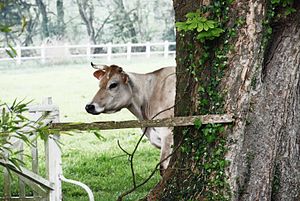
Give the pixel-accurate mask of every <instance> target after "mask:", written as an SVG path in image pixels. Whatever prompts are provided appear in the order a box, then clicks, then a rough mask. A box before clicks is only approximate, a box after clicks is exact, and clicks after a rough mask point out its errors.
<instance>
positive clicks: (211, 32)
mask: <svg viewBox="0 0 300 201" xmlns="http://www.w3.org/2000/svg"><path fill="white" fill-rule="evenodd" d="M185 16H186V18H187V20H186V21H184V22H176V27H177V29H178V31H184V32H188V31H196V32H197V36H196V38H197V39H198V40H199V41H200V42H202V43H203V42H204V41H206V40H213V39H215V38H218V37H220V35H221V33H223V32H224V30H223V29H221V28H219V24H218V23H217V22H216V21H214V20H209V19H207V18H206V17H204V16H203V15H202V13H201V12H200V11H199V10H197V11H196V12H189V13H187V14H186V15H185Z"/></svg>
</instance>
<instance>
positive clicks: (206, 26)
mask: <svg viewBox="0 0 300 201" xmlns="http://www.w3.org/2000/svg"><path fill="white" fill-rule="evenodd" d="M203 29H204V30H205V31H208V29H209V26H208V25H207V24H206V22H205V23H203Z"/></svg>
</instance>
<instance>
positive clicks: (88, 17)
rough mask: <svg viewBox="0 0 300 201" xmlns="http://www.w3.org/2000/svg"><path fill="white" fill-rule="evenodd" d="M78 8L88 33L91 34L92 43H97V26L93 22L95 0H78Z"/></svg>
mask: <svg viewBox="0 0 300 201" xmlns="http://www.w3.org/2000/svg"><path fill="white" fill-rule="evenodd" d="M77 5H78V10H79V14H80V16H81V19H82V20H83V22H84V24H85V26H86V30H87V34H88V36H89V40H90V43H91V44H96V38H95V28H94V24H93V19H94V5H93V2H92V1H90V0H87V1H85V0H84V1H83V0H77Z"/></svg>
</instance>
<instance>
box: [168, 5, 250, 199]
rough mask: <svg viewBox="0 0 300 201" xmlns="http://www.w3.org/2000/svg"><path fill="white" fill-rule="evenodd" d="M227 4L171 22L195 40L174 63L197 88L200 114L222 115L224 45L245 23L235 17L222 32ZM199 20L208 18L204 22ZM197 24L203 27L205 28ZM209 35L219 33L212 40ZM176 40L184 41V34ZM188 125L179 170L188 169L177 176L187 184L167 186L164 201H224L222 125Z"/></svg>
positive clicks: (227, 46)
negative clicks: (177, 62) (184, 69)
mask: <svg viewBox="0 0 300 201" xmlns="http://www.w3.org/2000/svg"><path fill="white" fill-rule="evenodd" d="M232 2H233V1H221V0H219V1H213V2H211V4H210V5H208V6H204V7H201V8H200V10H198V11H196V12H193V13H188V14H187V15H186V18H187V20H186V21H185V22H177V23H176V27H177V29H178V31H182V32H189V33H190V34H192V35H191V36H192V37H193V36H195V37H193V38H194V39H196V40H195V41H193V42H190V43H189V44H188V45H185V48H186V50H185V51H186V52H188V54H187V56H186V57H185V58H181V59H180V60H179V62H182V63H184V65H188V70H189V72H190V73H191V74H192V76H193V78H194V79H195V81H196V82H197V84H198V89H197V90H198V96H199V105H198V111H199V113H200V114H203V115H204V114H222V113H224V98H223V94H222V92H220V83H221V79H222V77H223V75H224V71H225V69H226V68H227V60H228V58H227V55H228V53H229V51H231V50H232V49H233V46H232V45H230V41H231V40H233V38H234V37H235V36H236V27H239V26H242V25H243V24H244V23H245V19H242V18H238V19H237V20H236V21H235V23H234V24H230V25H231V27H228V20H229V15H228V10H229V6H230V4H231V3H232ZM203 16H209V19H207V18H208V17H207V18H205V17H203ZM203 24H206V25H205V27H204V25H203ZM213 30H220V31H219V32H217V33H216V34H215V35H214V34H212V33H213ZM202 33H203V34H202ZM204 33H205V34H204ZM199 34H200V36H199ZM179 36H180V37H185V36H184V34H180V35H179ZM200 39H201V40H200ZM199 42H200V43H201V44H199ZM197 43H198V44H197ZM196 44H197V45H196ZM199 52H200V53H199ZM194 125H195V128H194V129H191V128H188V129H186V130H184V131H183V135H184V136H185V138H184V143H183V144H182V146H181V153H182V154H183V155H184V157H183V159H182V160H183V162H181V163H182V164H186V163H188V162H190V163H192V165H190V164H188V165H187V167H180V168H183V169H184V168H185V169H189V166H192V168H191V169H189V170H187V171H186V172H184V173H182V175H183V174H187V175H184V176H182V177H184V178H188V179H186V180H183V182H181V183H180V185H176V181H174V183H172V182H173V181H171V182H170V184H168V186H170V189H168V192H165V193H166V195H165V197H164V198H166V200H167V198H169V199H170V196H172V197H171V198H172V199H174V200H199V199H203V200H207V201H216V200H217V201H228V200H230V197H231V191H230V187H229V184H228V183H227V177H226V175H225V169H226V167H228V165H229V161H227V160H226V159H225V154H226V152H227V148H226V135H225V126H224V125H221V124H208V125H202V124H201V122H200V121H199V120H196V121H195V122H194ZM187 161H188V162H187ZM183 166H184V165H183ZM174 180H175V179H174Z"/></svg>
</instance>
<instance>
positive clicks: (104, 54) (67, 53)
mask: <svg viewBox="0 0 300 201" xmlns="http://www.w3.org/2000/svg"><path fill="white" fill-rule="evenodd" d="M13 48H14V49H15V52H16V55H15V57H14V58H10V57H9V55H8V54H6V53H5V51H6V50H7V51H10V48H8V47H7V48H0V61H15V62H16V63H17V64H21V63H22V61H26V60H40V61H41V62H42V63H45V62H46V60H47V59H51V60H55V59H64V60H67V59H72V58H86V59H87V60H88V61H90V59H91V58H106V59H107V60H108V61H109V60H111V58H112V57H118V56H124V57H126V58H127V60H130V59H131V57H132V56H134V55H145V56H146V57H147V58H149V57H150V56H151V55H163V56H164V57H165V58H167V57H168V56H169V55H174V54H175V42H169V41H165V42H156V43H154V42H152V43H150V42H146V43H124V44H112V43H107V44H97V45H92V44H84V45H68V44H64V45H45V44H42V45H41V46H26V47H22V46H20V45H17V46H15V47H13ZM96 49H98V50H101V51H96ZM3 56H4V57H3Z"/></svg>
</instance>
